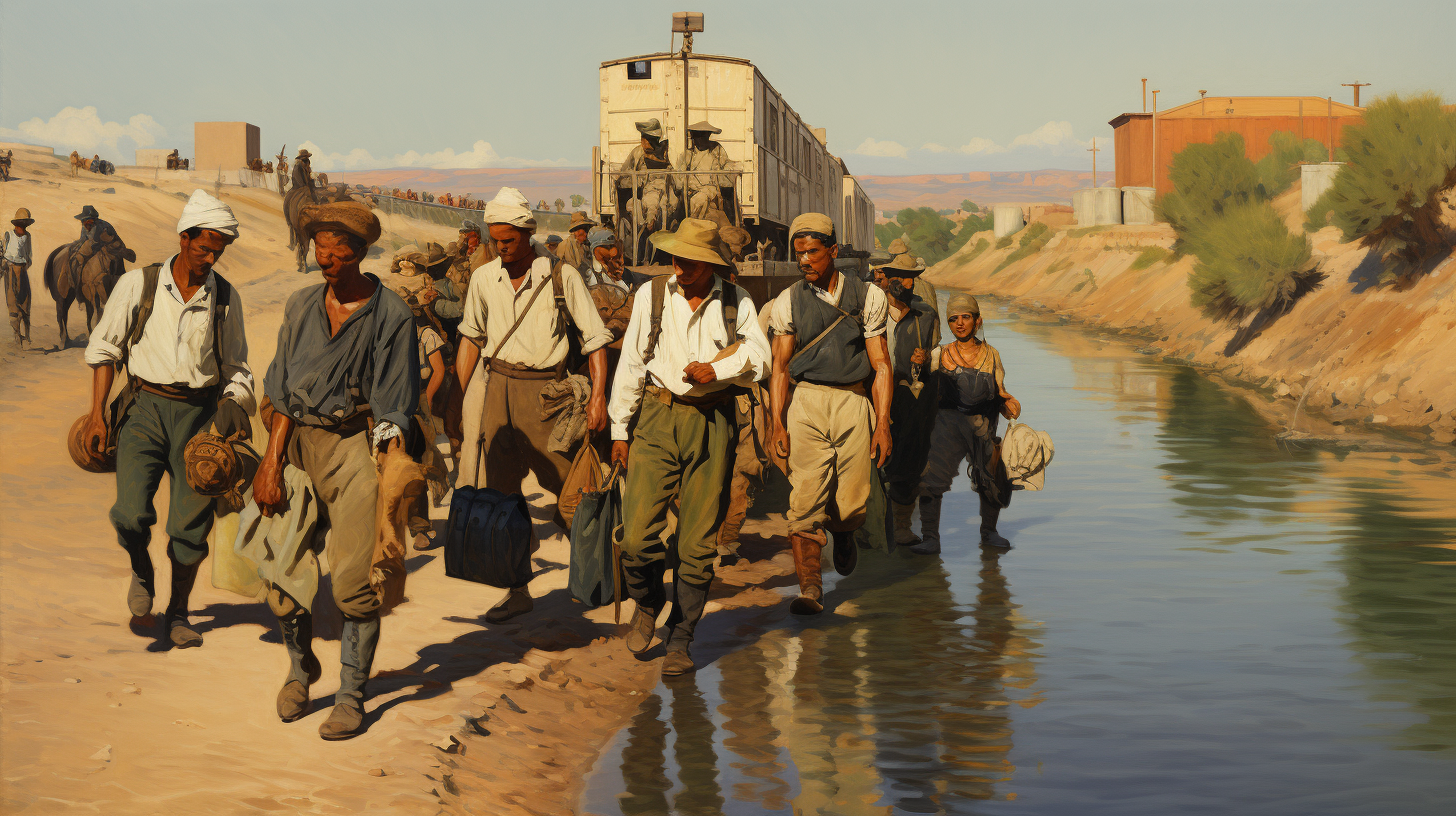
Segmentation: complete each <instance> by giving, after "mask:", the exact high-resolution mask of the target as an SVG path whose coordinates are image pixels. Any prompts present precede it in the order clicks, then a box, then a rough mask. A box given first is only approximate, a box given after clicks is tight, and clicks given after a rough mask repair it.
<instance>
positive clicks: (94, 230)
mask: <svg viewBox="0 0 1456 816" xmlns="http://www.w3.org/2000/svg"><path fill="white" fill-rule="evenodd" d="M76 220H77V221H80V222H81V236H80V237H79V238H77V239H76V241H77V243H78V244H79V246H78V248H77V249H76V251H75V252H72V253H71V274H72V275H74V276H76V277H77V278H79V276H80V273H81V269H82V268H83V267H85V266H86V262H87V261H88V260H90V259H91V256H93V255H96V254H101V255H102V256H104V257H105V258H106V261H107V263H106V266H107V268H108V269H114V270H115V272H116V274H118V275H119V274H120V273H121V272H122V271H123V270H122V268H121V267H122V263H123V261H124V259H125V258H126V255H127V249H126V243H125V242H123V241H122V240H121V236H119V235H117V234H116V228H115V227H113V226H111V224H110V223H108V222H106V221H103V220H102V219H101V214H100V213H98V212H97V211H96V208H95V207H93V206H91V205H90V204H87V205H86V206H84V207H82V208H81V212H80V213H79V214H78V215H77V216H76ZM133 257H135V256H133Z"/></svg>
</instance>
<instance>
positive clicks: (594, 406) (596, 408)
mask: <svg viewBox="0 0 1456 816" xmlns="http://www.w3.org/2000/svg"><path fill="white" fill-rule="evenodd" d="M586 427H587V430H589V431H591V432H592V433H598V432H600V431H605V430H606V429H607V399H606V396H605V395H603V396H601V397H598V396H597V395H596V394H592V398H591V400H590V401H588V402H587V404H586ZM613 447H615V446H613Z"/></svg>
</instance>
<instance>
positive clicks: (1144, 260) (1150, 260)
mask: <svg viewBox="0 0 1456 816" xmlns="http://www.w3.org/2000/svg"><path fill="white" fill-rule="evenodd" d="M1171 254H1173V253H1171V252H1169V251H1168V250H1166V249H1163V248H1162V247H1143V251H1142V252H1139V253H1138V256H1137V257H1136V258H1134V259H1133V261H1132V263H1131V264H1129V265H1128V267H1127V268H1128V269H1130V270H1132V271H1134V272H1136V271H1137V270H1139V269H1147V268H1148V267H1150V266H1152V265H1153V264H1158V263H1162V262H1163V261H1166V260H1167V259H1168V256H1169V255H1171Z"/></svg>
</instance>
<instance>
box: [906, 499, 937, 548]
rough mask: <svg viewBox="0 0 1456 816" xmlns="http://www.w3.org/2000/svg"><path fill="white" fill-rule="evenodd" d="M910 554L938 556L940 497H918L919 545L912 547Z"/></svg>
mask: <svg viewBox="0 0 1456 816" xmlns="http://www.w3.org/2000/svg"><path fill="white" fill-rule="evenodd" d="M910 552H913V553H916V554H917V555H939V554H940V496H921V497H920V543H919V544H916V545H914V546H912V547H911V548H910Z"/></svg>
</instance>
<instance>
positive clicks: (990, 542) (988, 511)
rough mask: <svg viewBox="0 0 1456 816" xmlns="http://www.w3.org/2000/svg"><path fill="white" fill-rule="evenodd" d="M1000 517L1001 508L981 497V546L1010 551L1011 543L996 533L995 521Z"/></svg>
mask: <svg viewBox="0 0 1456 816" xmlns="http://www.w3.org/2000/svg"><path fill="white" fill-rule="evenodd" d="M1000 516H1001V508H1000V506H998V505H997V504H995V503H994V502H991V501H990V500H988V499H987V498H986V497H985V496H982V497H981V546H982V547H995V548H997V549H1000V550H1009V549H1011V542H1010V541H1007V540H1006V538H1005V537H1003V536H1002V535H1001V534H1000V533H998V532H996V519H998V518H1000Z"/></svg>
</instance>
